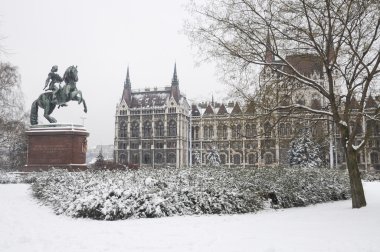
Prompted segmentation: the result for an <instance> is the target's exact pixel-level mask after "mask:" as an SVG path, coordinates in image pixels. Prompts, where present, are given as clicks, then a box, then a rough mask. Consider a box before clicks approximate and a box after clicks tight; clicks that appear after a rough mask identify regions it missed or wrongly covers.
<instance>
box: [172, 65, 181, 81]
mask: <svg viewBox="0 0 380 252" xmlns="http://www.w3.org/2000/svg"><path fill="white" fill-rule="evenodd" d="M175 85H176V86H178V85H179V81H178V77H177V63H174V73H173V78H172V86H175Z"/></svg>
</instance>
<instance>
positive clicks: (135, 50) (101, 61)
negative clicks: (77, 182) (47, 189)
mask: <svg viewBox="0 0 380 252" xmlns="http://www.w3.org/2000/svg"><path fill="white" fill-rule="evenodd" d="M186 3H187V1H186V0H146V1H132V0H124V1H123V0H118V1H117V0H107V1H98V0H97V1H94V0H92V1H91V0H85V1H84V0H82V1H79V0H76V1H75V0H64V1H54V0H23V1H22V0H0V6H1V8H0V35H2V36H5V37H6V38H5V39H3V40H2V41H0V43H1V45H2V46H3V47H4V48H5V49H6V50H7V52H8V54H7V55H2V56H1V58H0V59H1V60H2V61H9V62H11V63H12V64H14V65H17V66H18V67H19V71H20V74H21V77H22V89H23V91H24V93H25V105H26V107H27V109H29V107H30V105H31V103H32V102H33V100H35V99H36V98H37V97H38V95H39V94H40V93H41V92H42V88H43V86H44V82H45V80H46V77H47V74H48V73H49V71H50V69H51V67H52V65H58V67H59V74H60V75H62V74H63V72H64V71H65V69H66V68H67V67H68V66H70V65H78V70H79V81H78V83H77V88H78V89H80V90H82V92H83V95H84V98H85V99H86V101H87V104H88V109H89V111H88V113H87V114H84V113H83V112H82V111H83V110H82V106H78V105H77V104H76V103H74V102H70V103H69V106H68V107H66V108H62V109H58V110H56V111H55V112H54V114H53V116H55V117H56V119H57V120H58V121H59V122H73V123H81V122H82V119H81V117H83V116H84V117H86V118H87V119H86V120H85V125H86V127H87V128H88V130H89V131H90V139H89V143H90V145H95V144H112V143H113V138H114V114H115V106H116V103H117V102H118V101H119V100H120V97H121V94H122V88H123V82H124V79H125V75H126V70H127V66H128V65H129V67H130V77H131V82H132V89H138V88H144V87H155V86H165V85H170V82H171V77H172V74H173V67H174V62H175V61H176V62H177V70H178V77H179V81H180V89H181V91H182V92H184V93H186V96H187V97H188V98H189V99H198V100H200V99H208V100H209V99H211V94H214V95H216V96H223V95H222V90H223V89H226V87H225V86H223V85H222V84H220V83H219V82H218V81H217V78H216V77H215V70H214V67H213V66H212V65H209V64H202V65H201V66H200V67H197V66H195V63H196V58H195V57H194V53H195V51H194V50H192V49H191V47H190V43H189V41H188V39H187V37H186V36H185V35H184V34H183V32H182V31H181V30H182V27H183V22H184V18H185V17H186V16H187V15H188V14H187V12H186V11H185V8H184V5H185V4H186ZM105 89H107V91H105ZM39 117H40V119H41V118H42V111H41V110H40V111H39ZM44 122H47V121H46V120H44Z"/></svg>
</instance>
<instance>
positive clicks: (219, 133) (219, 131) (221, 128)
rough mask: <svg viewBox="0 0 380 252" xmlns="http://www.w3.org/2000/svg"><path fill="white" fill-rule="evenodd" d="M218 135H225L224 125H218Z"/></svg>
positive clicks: (220, 136) (219, 136)
mask: <svg viewBox="0 0 380 252" xmlns="http://www.w3.org/2000/svg"><path fill="white" fill-rule="evenodd" d="M216 135H217V136H218V138H219V139H220V138H222V137H223V127H222V125H218V127H217V128H216Z"/></svg>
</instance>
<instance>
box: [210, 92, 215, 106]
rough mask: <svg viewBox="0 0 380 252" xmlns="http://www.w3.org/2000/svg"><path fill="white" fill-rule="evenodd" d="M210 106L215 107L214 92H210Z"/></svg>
mask: <svg viewBox="0 0 380 252" xmlns="http://www.w3.org/2000/svg"><path fill="white" fill-rule="evenodd" d="M211 106H213V107H215V103H214V94H212V96H211Z"/></svg>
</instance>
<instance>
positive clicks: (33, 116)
mask: <svg viewBox="0 0 380 252" xmlns="http://www.w3.org/2000/svg"><path fill="white" fill-rule="evenodd" d="M57 71H58V66H53V67H52V69H51V71H50V73H49V75H48V78H47V80H46V82H45V87H44V90H46V92H45V93H43V94H40V96H39V97H38V98H37V100H35V101H34V102H33V103H32V108H31V111H30V124H31V125H35V124H38V107H41V108H42V109H44V117H45V118H46V119H47V120H48V121H49V122H50V123H56V122H57V120H56V119H55V118H54V117H52V116H50V114H51V113H52V112H53V111H54V109H55V107H56V106H57V105H58V108H60V107H64V106H67V104H66V102H68V101H78V104H81V103H83V110H84V112H85V113H87V106H86V102H85V100H84V99H83V96H82V92H81V91H80V90H78V89H77V87H76V83H77V81H78V69H77V67H76V66H70V67H68V68H67V69H66V71H65V73H64V75H63V77H62V78H61V77H60V76H59V74H57V73H56V72H57ZM62 81H64V82H65V84H64V85H63V86H61V85H60V84H59V85H58V86H57V85H56V84H57V83H61V82H62Z"/></svg>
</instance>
